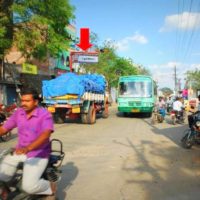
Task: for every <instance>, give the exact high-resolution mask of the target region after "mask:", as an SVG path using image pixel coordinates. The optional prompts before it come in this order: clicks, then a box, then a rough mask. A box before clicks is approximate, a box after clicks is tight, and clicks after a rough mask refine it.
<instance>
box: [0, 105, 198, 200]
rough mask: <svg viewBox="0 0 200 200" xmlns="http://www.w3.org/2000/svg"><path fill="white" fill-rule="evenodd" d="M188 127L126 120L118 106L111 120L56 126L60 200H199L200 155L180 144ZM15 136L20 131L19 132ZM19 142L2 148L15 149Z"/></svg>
mask: <svg viewBox="0 0 200 200" xmlns="http://www.w3.org/2000/svg"><path fill="white" fill-rule="evenodd" d="M187 128H188V125H187V124H182V125H172V124H171V121H170V118H169V116H167V117H166V121H165V122H163V123H161V124H156V125H154V126H152V125H151V118H146V117H143V116H132V115H130V116H128V117H124V116H123V115H122V114H121V113H118V112H117V107H116V105H112V106H111V107H110V116H109V118H107V119H102V118H99V119H97V122H96V124H94V125H86V124H81V123H79V121H70V122H68V123H65V124H60V125H55V132H54V133H53V135H52V138H58V139H60V140H61V141H62V142H63V144H64V151H65V154H66V156H65V159H64V162H63V166H62V170H63V173H62V179H61V181H60V182H59V184H58V192H57V195H58V197H59V199H60V200H64V199H67V200H102V199H103V200H133V199H137V200H157V199H158V200H159V199H162V200H173V199H174V200H185V199H187V200H188V199H190V200H197V199H199V195H200V190H199V186H200V182H199V179H200V151H199V147H198V146H193V147H192V149H190V150H186V149H183V148H182V147H181V144H180V140H181V138H182V136H183V131H184V130H185V129H187ZM14 133H15V131H14ZM15 136H16V135H15V134H13V138H12V139H11V140H10V141H8V142H6V143H1V148H8V147H9V146H13V145H14V143H15V142H16V138H15Z"/></svg>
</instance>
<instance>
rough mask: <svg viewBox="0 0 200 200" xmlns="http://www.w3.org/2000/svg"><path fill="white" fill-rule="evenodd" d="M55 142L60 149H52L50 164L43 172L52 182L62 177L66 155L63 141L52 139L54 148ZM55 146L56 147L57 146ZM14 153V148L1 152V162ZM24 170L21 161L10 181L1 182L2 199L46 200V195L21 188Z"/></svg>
mask: <svg viewBox="0 0 200 200" xmlns="http://www.w3.org/2000/svg"><path fill="white" fill-rule="evenodd" d="M53 144H55V146H56V147H57V148H59V149H57V148H56V149H52V150H51V155H50V158H49V162H48V165H47V167H46V169H45V171H44V172H43V174H42V178H44V179H46V180H49V181H51V182H56V181H58V180H59V179H60V178H61V173H62V171H61V169H60V167H61V165H62V161H63V159H64V157H65V153H64V152H63V145H62V142H61V141H60V140H58V139H52V140H51V146H52V148H53V146H54V145H53ZM55 146H54V147H55ZM10 153H13V149H7V150H4V151H3V152H2V153H1V154H0V162H1V161H2V159H3V158H4V157H5V156H6V155H8V154H10ZM22 172H23V163H20V164H19V165H18V167H17V171H16V173H15V175H14V176H13V178H12V179H11V181H9V182H8V183H6V182H1V185H0V199H1V200H22V199H23V200H35V199H39V200H44V199H45V198H46V195H30V194H27V193H25V192H24V191H22V189H21V181H22Z"/></svg>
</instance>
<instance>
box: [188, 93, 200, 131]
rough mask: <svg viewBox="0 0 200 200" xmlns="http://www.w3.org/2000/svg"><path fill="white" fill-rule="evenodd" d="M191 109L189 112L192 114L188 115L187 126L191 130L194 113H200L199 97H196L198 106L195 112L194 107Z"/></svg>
mask: <svg viewBox="0 0 200 200" xmlns="http://www.w3.org/2000/svg"><path fill="white" fill-rule="evenodd" d="M191 108H192V109H191V110H190V112H192V114H191V115H188V124H189V127H190V128H191V126H192V124H193V122H194V117H195V114H196V113H199V112H200V95H199V96H198V106H197V110H194V107H191Z"/></svg>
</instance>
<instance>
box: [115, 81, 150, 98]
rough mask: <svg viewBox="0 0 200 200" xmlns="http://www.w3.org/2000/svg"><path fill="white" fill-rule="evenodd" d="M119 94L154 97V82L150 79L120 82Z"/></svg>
mask: <svg viewBox="0 0 200 200" xmlns="http://www.w3.org/2000/svg"><path fill="white" fill-rule="evenodd" d="M119 96H123V97H152V82H149V81H143V82H139V81H134V82H120V83H119Z"/></svg>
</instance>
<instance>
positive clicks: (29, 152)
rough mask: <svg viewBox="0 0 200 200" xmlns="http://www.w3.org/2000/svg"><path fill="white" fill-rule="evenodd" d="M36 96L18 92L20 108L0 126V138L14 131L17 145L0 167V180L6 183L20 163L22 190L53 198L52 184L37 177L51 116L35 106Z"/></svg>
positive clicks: (42, 164) (44, 162)
mask: <svg viewBox="0 0 200 200" xmlns="http://www.w3.org/2000/svg"><path fill="white" fill-rule="evenodd" d="M38 103H39V100H38V94H37V92H36V91H35V90H34V89H31V88H27V89H24V90H22V92H21V107H20V108H18V109H17V110H16V111H15V112H14V113H13V114H12V115H11V116H10V117H9V119H8V120H7V121H6V122H5V123H4V125H3V126H1V127H0V136H2V135H4V134H6V133H7V132H8V131H10V130H11V129H13V128H16V127H17V128H18V144H17V145H16V147H15V151H14V153H13V154H12V155H7V156H6V157H5V158H4V160H3V161H2V163H1V164H0V181H1V182H8V181H9V180H11V178H12V176H13V175H14V173H15V171H16V168H17V165H18V164H19V163H20V162H23V163H24V167H23V177H22V189H23V190H24V191H25V192H26V193H28V194H41V195H54V193H55V183H50V182H49V181H48V180H44V179H42V178H41V175H42V173H43V172H44V170H45V168H46V166H47V164H48V158H49V156H50V152H51V147H50V136H51V133H52V132H53V131H54V127H53V119H52V116H51V114H50V113H49V112H48V111H47V110H45V109H44V108H41V107H38Z"/></svg>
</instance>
